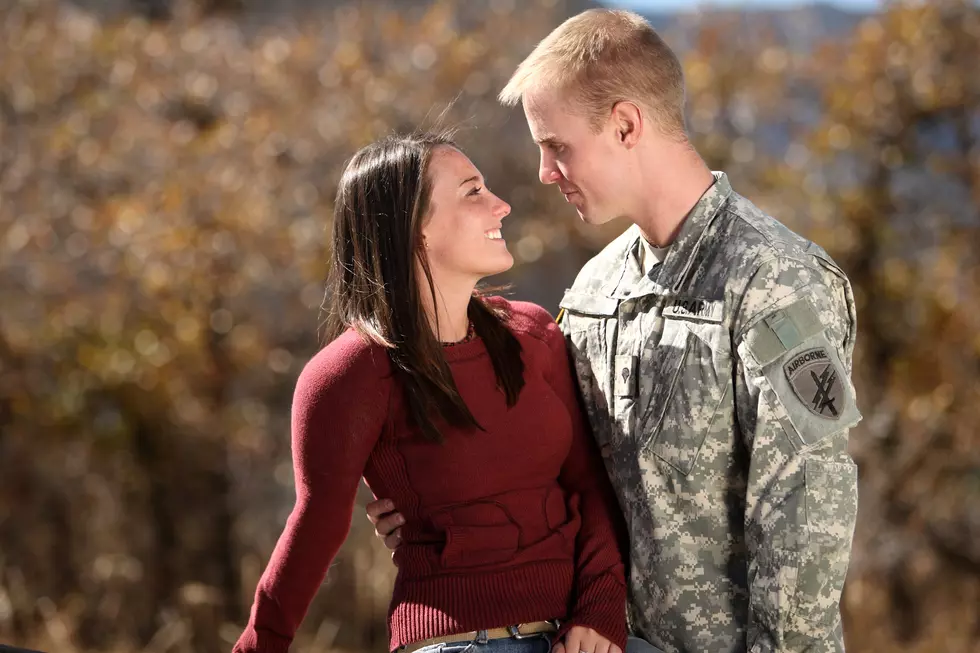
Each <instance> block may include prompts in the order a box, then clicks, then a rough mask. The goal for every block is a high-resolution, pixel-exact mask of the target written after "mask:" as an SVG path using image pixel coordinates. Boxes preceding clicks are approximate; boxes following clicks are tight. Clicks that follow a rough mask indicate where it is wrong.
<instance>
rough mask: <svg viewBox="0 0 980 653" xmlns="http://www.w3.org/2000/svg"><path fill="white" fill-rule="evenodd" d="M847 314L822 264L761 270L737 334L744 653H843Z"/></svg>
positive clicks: (850, 323) (842, 289)
mask: <svg viewBox="0 0 980 653" xmlns="http://www.w3.org/2000/svg"><path fill="white" fill-rule="evenodd" d="M855 326H856V325H855V316H854V304H853V299H852V296H851V292H850V286H849V284H848V282H847V279H846V277H844V276H843V273H841V272H840V271H839V270H837V269H836V268H834V267H833V266H832V265H831V264H829V263H824V262H822V261H817V262H815V263H814V264H813V266H812V267H811V266H804V265H803V264H801V263H798V262H792V261H784V260H774V261H770V262H768V263H765V264H763V265H762V266H761V268H760V269H759V271H758V272H757V274H756V275H755V276H754V278H753V279H752V281H751V283H750V285H749V287H748V290H747V292H746V294H745V296H744V298H743V300H742V306H741V308H740V310H739V313H738V317H737V318H736V324H735V333H736V337H735V345H736V347H737V352H738V356H737V358H738V360H737V363H736V365H737V367H736V371H735V372H736V373H735V392H736V406H735V409H736V419H737V421H738V425H739V427H740V431H741V433H742V435H743V437H744V443H745V445H746V448H747V450H748V451H749V452H750V453H749V455H750V463H749V475H748V487H747V491H746V506H745V539H746V545H747V548H748V561H749V567H748V584H749V601H750V607H751V610H750V614H751V620H750V623H749V628H748V644H749V651H750V652H751V653H775V652H776V651H778V652H779V653H791V652H800V653H802V652H803V651H806V652H807V653H818V652H819V653H825V652H826V653H831V652H843V650H844V644H843V636H842V631H841V620H840V608H839V603H840V596H841V590H842V588H843V585H844V577H845V574H846V571H847V565H848V560H849V557H850V548H851V538H852V534H853V529H854V523H855V519H856V515H857V468H856V466H855V465H854V463H853V462H852V460H851V457H850V456H849V455H848V452H847V438H848V431H849V429H850V428H852V427H853V426H854V425H855V424H856V423H857V422H858V421H859V420H860V419H861V415H860V413H859V412H858V409H857V406H856V404H855V394H854V388H853V385H852V383H851V378H850V377H851V353H852V351H853V346H854V336H855Z"/></svg>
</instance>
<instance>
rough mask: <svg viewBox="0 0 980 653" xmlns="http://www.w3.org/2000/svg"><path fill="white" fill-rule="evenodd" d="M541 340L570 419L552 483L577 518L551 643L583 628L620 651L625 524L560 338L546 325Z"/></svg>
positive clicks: (622, 644) (623, 632)
mask: <svg viewBox="0 0 980 653" xmlns="http://www.w3.org/2000/svg"><path fill="white" fill-rule="evenodd" d="M547 336H548V345H549V349H550V354H551V359H552V362H551V364H552V373H551V376H550V379H549V380H550V382H551V385H552V387H553V388H554V390H555V392H556V393H557V394H558V396H559V397H560V398H561V399H562V401H563V402H564V403H565V405H566V407H567V408H568V413H569V416H570V417H571V420H572V442H571V447H570V449H569V452H568V457H567V458H566V459H565V462H564V464H563V465H562V469H561V473H560V474H559V479H558V480H559V483H560V484H561V485H562V487H563V488H565V490H566V491H567V492H568V494H569V495H578V500H579V511H580V513H581V516H582V527H581V529H580V530H579V533H578V536H577V540H576V545H575V571H576V574H575V593H574V598H573V604H572V609H571V612H570V614H569V618H568V620H567V621H566V622H565V623H563V624H562V627H561V630H560V631H559V633H558V636H557V637H556V640H555V641H559V640H560V638H562V637H564V635H565V633H567V632H568V629H569V628H571V627H572V626H585V627H588V628H592V629H594V630H595V631H596V632H598V633H599V634H600V635H602V636H603V637H605V638H606V639H608V640H610V641H611V642H612V643H613V644H616V645H617V646H619V647H620V649H622V650H626V618H625V614H626V581H625V570H624V565H623V555H622V552H621V550H620V546H619V542H621V541H624V540H625V532H624V531H625V528H626V526H625V523H624V520H623V516H622V513H621V512H620V509H619V503H618V501H617V499H616V496H615V494H614V492H613V489H612V486H611V485H610V482H609V477H608V476H607V475H606V470H605V466H604V465H603V462H602V457H601V455H600V454H599V449H598V447H597V446H596V443H595V440H594V439H593V438H592V434H591V433H590V432H589V429H588V426H587V422H586V420H585V416H584V413H583V410H582V406H581V403H580V399H579V394H578V391H577V389H576V385H575V381H574V379H573V378H572V372H571V363H570V361H569V357H568V352H567V350H566V348H565V338H564V336H563V335H562V333H561V331H560V330H559V327H558V326H557V325H556V324H553V323H550V321H549V325H548V328H547Z"/></svg>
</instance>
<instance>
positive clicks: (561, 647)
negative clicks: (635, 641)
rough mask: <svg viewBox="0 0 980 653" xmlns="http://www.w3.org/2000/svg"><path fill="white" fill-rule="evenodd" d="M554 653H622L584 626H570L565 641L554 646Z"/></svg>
mask: <svg viewBox="0 0 980 653" xmlns="http://www.w3.org/2000/svg"><path fill="white" fill-rule="evenodd" d="M554 653H623V651H622V649H620V648H619V647H618V646H616V645H615V644H613V643H612V642H610V641H609V640H608V639H606V638H605V637H603V636H602V635H600V634H599V633H597V632H596V631H594V630H592V629H591V628H586V627H585V626H572V628H571V629H570V630H569V631H568V633H567V634H566V635H565V641H564V642H559V643H558V644H555V648H554Z"/></svg>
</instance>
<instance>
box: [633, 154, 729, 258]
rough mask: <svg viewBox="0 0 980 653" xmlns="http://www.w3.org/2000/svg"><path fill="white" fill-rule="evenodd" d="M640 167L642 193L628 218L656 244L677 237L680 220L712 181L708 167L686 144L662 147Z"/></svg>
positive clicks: (668, 242) (663, 244) (658, 245)
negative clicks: (647, 162) (642, 168)
mask: <svg viewBox="0 0 980 653" xmlns="http://www.w3.org/2000/svg"><path fill="white" fill-rule="evenodd" d="M656 159H659V160H652V161H650V162H649V164H648V165H646V166H644V167H645V170H647V171H648V174H645V175H644V177H645V179H644V183H643V184H642V186H641V187H642V188H643V193H642V195H641V196H640V198H639V200H640V201H639V202H638V207H637V209H636V210H635V212H634V215H632V216H630V218H631V221H632V222H633V223H635V224H636V226H638V227H639V228H640V231H642V232H643V235H644V237H645V238H646V239H647V240H648V241H649V242H650V243H652V244H653V245H654V246H656V247H667V246H669V245H670V244H671V243H673V242H674V240H675V239H676V238H677V234H678V233H679V232H680V230H681V226H682V225H683V224H684V220H685V219H686V218H687V215H688V214H689V213H690V212H691V209H693V208H694V206H695V205H696V204H697V203H698V200H700V199H701V196H702V195H704V192H705V191H706V190H707V189H708V188H710V187H711V184H713V183H714V181H715V179H714V176H713V175H712V174H711V169H710V168H708V166H707V165H706V164H705V163H704V161H703V160H702V159H701V157H700V156H699V155H698V154H697V152H695V151H694V150H693V149H691V148H690V147H689V146H687V147H685V146H682V145H681V144H678V147H676V148H664V150H663V151H660V152H658V153H657V155H656Z"/></svg>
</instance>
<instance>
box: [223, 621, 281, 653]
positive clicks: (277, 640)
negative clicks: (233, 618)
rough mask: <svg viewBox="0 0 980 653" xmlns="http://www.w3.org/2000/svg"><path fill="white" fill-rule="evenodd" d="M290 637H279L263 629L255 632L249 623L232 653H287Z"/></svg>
mask: <svg viewBox="0 0 980 653" xmlns="http://www.w3.org/2000/svg"><path fill="white" fill-rule="evenodd" d="M291 643H292V640H291V639H286V638H285V637H280V636H279V635H275V634H273V633H270V632H269V631H266V630H263V631H262V632H261V633H259V632H257V631H256V630H255V629H254V628H252V626H251V625H249V626H248V627H247V628H246V629H245V632H243V633H242V636H241V637H239V638H238V643H236V644H235V648H234V649H232V653H289V645H290V644H291Z"/></svg>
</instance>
